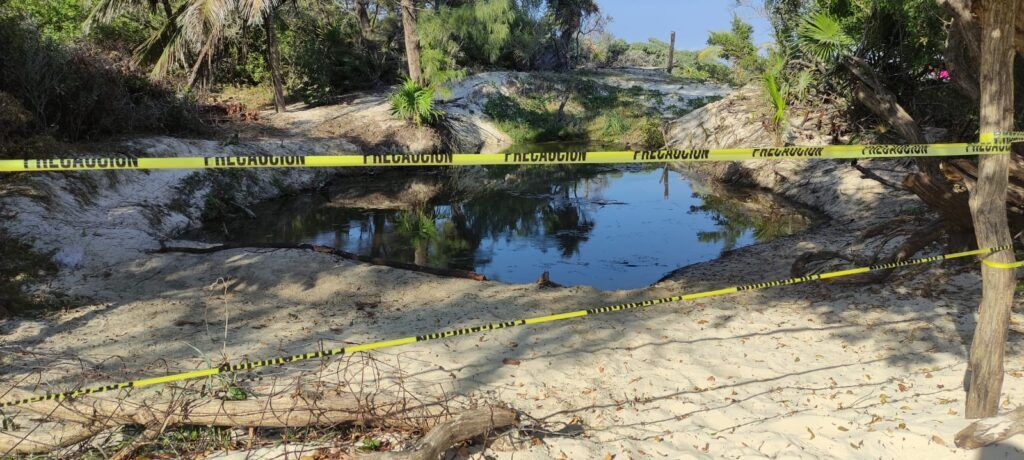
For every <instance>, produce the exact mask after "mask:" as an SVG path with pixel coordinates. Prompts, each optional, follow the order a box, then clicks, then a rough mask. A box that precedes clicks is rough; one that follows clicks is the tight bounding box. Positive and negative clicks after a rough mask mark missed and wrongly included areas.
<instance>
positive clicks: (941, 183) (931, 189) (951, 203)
mask: <svg viewBox="0 0 1024 460" xmlns="http://www.w3.org/2000/svg"><path fill="white" fill-rule="evenodd" d="M903 186H904V187H906V188H908V189H910V190H911V191H912V192H914V194H915V195H917V196H918V197H919V198H921V201H924V202H925V204H927V205H928V207H929V208H930V209H933V210H935V212H937V213H939V215H941V216H942V218H943V220H945V221H946V224H947V225H949V226H951V227H953V228H954V229H955V230H957V231H960V232H971V231H972V229H973V228H974V223H973V221H972V219H971V211H970V207H969V206H968V203H967V198H968V194H967V193H958V192H957V190H956V189H954V187H953V184H951V183H950V182H949V181H948V180H946V178H945V176H943V175H942V174H936V173H934V172H932V171H927V172H926V171H922V172H919V173H916V174H910V175H908V176H907V177H906V178H905V179H903Z"/></svg>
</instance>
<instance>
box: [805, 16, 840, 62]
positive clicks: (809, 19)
mask: <svg viewBox="0 0 1024 460" xmlns="http://www.w3.org/2000/svg"><path fill="white" fill-rule="evenodd" d="M797 37H799V40H800V46H801V48H802V49H803V50H804V52H806V53H807V54H808V55H810V56H811V57H814V58H815V59H818V60H819V61H825V62H827V61H832V60H835V59H838V58H839V57H840V56H843V55H845V54H847V53H849V51H850V48H851V47H852V46H853V44H854V41H853V38H852V37H850V36H849V35H847V34H846V32H845V31H844V30H843V26H842V24H840V23H839V21H838V20H837V19H836V18H834V17H832V16H830V15H828V14H827V13H821V12H819V13H815V14H812V15H809V16H805V17H804V18H803V22H802V23H801V24H800V27H799V28H798V29H797Z"/></svg>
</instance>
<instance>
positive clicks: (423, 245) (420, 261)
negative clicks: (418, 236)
mask: <svg viewBox="0 0 1024 460" xmlns="http://www.w3.org/2000/svg"><path fill="white" fill-rule="evenodd" d="M415 248H416V250H415V252H414V254H413V263H414V264H416V265H419V266H420V267H426V266H427V264H428V262H427V242H426V241H419V240H417V241H416V243H415Z"/></svg>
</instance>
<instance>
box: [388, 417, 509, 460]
mask: <svg viewBox="0 0 1024 460" xmlns="http://www.w3.org/2000/svg"><path fill="white" fill-rule="evenodd" d="M517 422H518V417H517V415H516V413H515V411H513V410H512V409H507V408H504V407H481V408H477V409H473V410H470V411H466V412H463V413H461V414H459V415H456V416H455V417H453V418H451V419H449V420H446V421H444V422H441V423H440V424H438V425H437V426H435V427H434V428H433V429H431V430H430V432H429V433H427V435H426V436H424V437H423V439H421V440H419V441H418V442H416V444H414V445H413V446H412V447H411V448H409V449H406V450H403V451H401V452H383V453H379V454H374V455H370V456H368V458H372V459H378V460H434V459H436V458H439V457H440V456H441V454H443V453H444V451H446V450H448V448H450V447H451V446H453V445H455V444H458V443H460V442H465V441H468V440H470V439H473V438H476V437H479V436H485V435H486V434H487V433H489V432H491V431H493V430H495V429H498V428H504V427H507V426H511V425H515V424H516V423H517Z"/></svg>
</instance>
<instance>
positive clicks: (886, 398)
mask: <svg viewBox="0 0 1024 460" xmlns="http://www.w3.org/2000/svg"><path fill="white" fill-rule="evenodd" d="M878 400H879V401H881V402H882V404H885V403H887V402H889V395H887V394H885V393H882V394H880V395H878Z"/></svg>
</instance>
